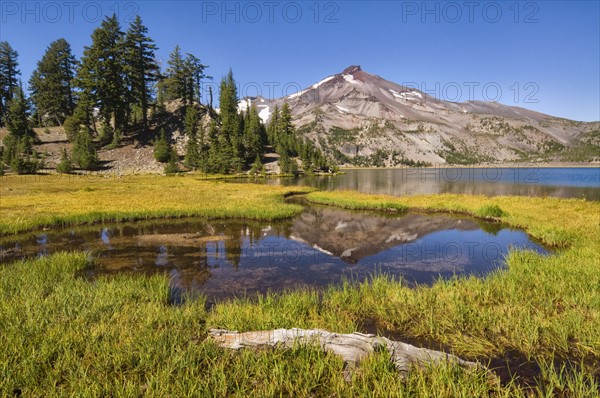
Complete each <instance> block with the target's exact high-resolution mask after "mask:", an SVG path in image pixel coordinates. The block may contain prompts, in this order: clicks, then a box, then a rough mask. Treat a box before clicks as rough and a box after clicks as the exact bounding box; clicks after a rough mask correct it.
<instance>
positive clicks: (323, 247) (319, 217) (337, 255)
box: [0, 206, 544, 297]
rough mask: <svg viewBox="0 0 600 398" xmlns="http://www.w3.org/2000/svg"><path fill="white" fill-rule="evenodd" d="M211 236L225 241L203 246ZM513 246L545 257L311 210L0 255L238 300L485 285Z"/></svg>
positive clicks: (473, 226)
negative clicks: (362, 283) (330, 288)
mask: <svg viewBox="0 0 600 398" xmlns="http://www.w3.org/2000/svg"><path fill="white" fill-rule="evenodd" d="M482 228H483V229H482ZM486 231H490V232H486ZM153 236H154V238H152V239H147V238H148V237H153ZM157 236H159V237H160V238H159V239H158V240H157V238H156V237H157ZM208 236H211V237H213V236H223V239H221V240H217V241H214V240H208V241H207V240H202V239H199V238H200V237H208ZM143 237H146V238H145V239H142V238H143ZM169 237H177V239H175V238H169ZM165 239H166V241H164V242H163V241H162V240H165ZM169 239H171V240H169ZM194 239H198V240H197V241H195V240H194ZM510 246H517V247H523V246H527V247H531V248H532V249H533V250H536V251H538V252H540V253H543V252H544V249H543V248H541V247H540V246H538V245H537V244H535V243H533V242H531V241H529V239H528V236H527V234H525V233H523V232H521V231H516V230H510V229H506V228H504V229H503V228H502V226H501V225H500V224H492V223H485V222H481V221H477V222H475V221H474V220H473V219H469V218H459V217H453V216H448V215H423V214H414V213H408V214H405V215H402V214H396V215H393V216H390V215H382V214H378V213H365V212H362V213H361V212H350V211H345V210H340V209H335V208H325V207H318V206H311V207H307V208H306V209H305V211H304V212H303V213H302V214H301V215H299V216H297V217H296V218H294V219H291V220H287V221H281V222H277V223H273V222H270V223H268V224H267V223H263V222H252V221H233V220H230V221H206V220H198V219H196V220H180V221H173V220H169V221H155V222H146V223H144V222H140V223H129V224H122V225H119V226H110V225H109V226H103V227H101V228H98V227H94V226H90V227H82V228H81V229H75V230H73V229H68V230H65V231H64V232H61V231H60V230H57V231H55V232H49V233H47V234H40V235H35V236H32V237H30V238H29V240H28V239H24V240H23V241H20V242H16V243H12V244H7V245H0V253H2V255H3V256H6V257H5V258H6V259H9V258H10V259H16V258H22V257H25V256H28V255H46V254H48V253H54V252H57V251H60V250H82V249H83V250H85V251H89V252H90V253H91V254H92V255H93V256H94V257H95V258H96V260H95V264H96V268H95V269H94V272H96V273H115V272H143V273H145V274H152V273H157V272H158V273H165V274H166V275H167V276H168V277H169V278H170V280H171V285H172V286H173V287H174V288H177V289H182V291H188V290H189V291H195V292H200V293H203V294H206V295H207V296H211V297H231V296H235V295H239V294H243V293H244V292H247V293H253V292H266V291H281V290H283V289H289V288H294V287H318V286H326V285H330V284H336V283H340V281H341V280H343V279H344V278H346V279H347V278H350V279H354V278H358V279H361V278H365V277H368V276H369V274H371V273H373V272H375V271H382V272H385V273H389V274H391V275H394V276H401V277H402V278H404V279H406V280H407V281H413V282H418V283H431V282H432V281H434V280H435V279H436V278H438V277H439V276H442V277H447V276H451V275H453V274H465V275H485V274H486V273H488V272H490V271H491V270H494V269H496V268H497V267H498V266H499V265H501V263H502V259H503V257H504V255H505V254H506V253H507V251H508V248H509V247H510ZM107 249H108V250H107ZM7 253H8V254H7ZM11 253H12V254H11ZM5 258H3V259H2V260H3V262H4V261H5Z"/></svg>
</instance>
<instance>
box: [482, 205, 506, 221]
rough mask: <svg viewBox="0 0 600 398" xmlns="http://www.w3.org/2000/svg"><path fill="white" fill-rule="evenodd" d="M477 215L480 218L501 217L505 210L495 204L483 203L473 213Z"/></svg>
mask: <svg viewBox="0 0 600 398" xmlns="http://www.w3.org/2000/svg"><path fill="white" fill-rule="evenodd" d="M475 214H476V215H477V216H478V217H482V218H492V219H496V218H502V217H504V216H506V212H505V211H504V210H502V209H501V208H500V206H498V205H497V204H490V205H483V206H481V207H480V208H479V210H477V212H476V213H475Z"/></svg>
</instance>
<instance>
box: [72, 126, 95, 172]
mask: <svg viewBox="0 0 600 398" xmlns="http://www.w3.org/2000/svg"><path fill="white" fill-rule="evenodd" d="M73 162H75V163H76V164H77V165H78V166H79V167H80V168H81V169H83V170H93V169H94V168H95V167H96V166H97V164H98V155H97V154H96V148H95V147H94V143H93V141H92V132H91V130H90V129H89V127H86V126H81V128H80V129H79V132H78V133H77V136H76V137H75V142H74V143H73Z"/></svg>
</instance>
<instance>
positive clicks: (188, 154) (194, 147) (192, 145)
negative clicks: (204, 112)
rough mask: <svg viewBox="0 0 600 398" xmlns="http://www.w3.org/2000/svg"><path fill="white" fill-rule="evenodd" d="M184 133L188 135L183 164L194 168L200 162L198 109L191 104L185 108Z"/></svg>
mask: <svg viewBox="0 0 600 398" xmlns="http://www.w3.org/2000/svg"><path fill="white" fill-rule="evenodd" d="M184 133H185V135H186V136H187V137H188V142H187V145H186V151H185V165H186V166H187V167H189V168H190V169H196V168H198V166H199V163H200V148H199V144H198V138H199V137H198V110H197V109H196V107H195V106H193V105H191V106H188V107H187V109H186V113H185V121H184Z"/></svg>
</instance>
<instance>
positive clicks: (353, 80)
mask: <svg viewBox="0 0 600 398" xmlns="http://www.w3.org/2000/svg"><path fill="white" fill-rule="evenodd" d="M343 78H344V80H346V81H347V82H349V83H352V84H360V82H359V81H358V80H356V79H354V76H352V75H343Z"/></svg>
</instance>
